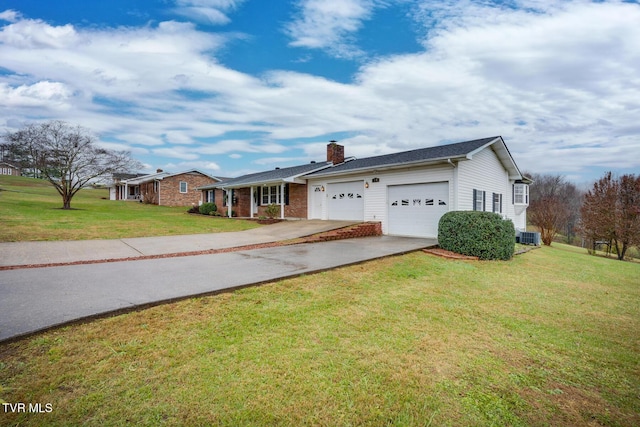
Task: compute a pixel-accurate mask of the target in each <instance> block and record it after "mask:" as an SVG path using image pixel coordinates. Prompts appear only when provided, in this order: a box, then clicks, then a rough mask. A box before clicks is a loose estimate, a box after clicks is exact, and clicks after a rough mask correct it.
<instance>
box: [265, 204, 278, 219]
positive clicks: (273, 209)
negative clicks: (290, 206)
mask: <svg viewBox="0 0 640 427" xmlns="http://www.w3.org/2000/svg"><path fill="white" fill-rule="evenodd" d="M264 213H265V214H267V217H269V218H275V217H277V216H278V215H280V205H275V204H273V203H272V204H270V205H269V206H267V207H266V209H265V210H264Z"/></svg>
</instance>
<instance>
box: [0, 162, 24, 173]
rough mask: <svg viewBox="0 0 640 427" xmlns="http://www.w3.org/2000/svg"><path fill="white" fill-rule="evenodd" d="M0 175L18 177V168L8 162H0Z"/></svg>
mask: <svg viewBox="0 0 640 427" xmlns="http://www.w3.org/2000/svg"><path fill="white" fill-rule="evenodd" d="M0 175H13V176H20V175H22V174H21V173H20V168H19V167H18V166H16V165H13V164H11V163H8V162H0Z"/></svg>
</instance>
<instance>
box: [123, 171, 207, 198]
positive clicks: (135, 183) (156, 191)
mask: <svg viewBox="0 0 640 427" xmlns="http://www.w3.org/2000/svg"><path fill="white" fill-rule="evenodd" d="M123 176H124V175H122V174H120V175H119V176H116V175H114V184H113V185H112V187H111V191H110V199H111V200H138V201H140V202H143V203H151V204H155V205H161V206H192V205H198V204H201V203H202V198H201V197H202V192H201V191H200V190H198V187H201V186H205V185H210V184H213V183H216V182H219V181H220V179H218V178H216V177H213V176H211V175H208V174H206V173H204V172H201V171H199V170H196V169H192V170H188V171H184V172H179V173H169V172H164V171H163V170H161V169H158V170H157V171H156V173H153V174H148V175H134V176H131V177H130V178H125V179H122V177H123Z"/></svg>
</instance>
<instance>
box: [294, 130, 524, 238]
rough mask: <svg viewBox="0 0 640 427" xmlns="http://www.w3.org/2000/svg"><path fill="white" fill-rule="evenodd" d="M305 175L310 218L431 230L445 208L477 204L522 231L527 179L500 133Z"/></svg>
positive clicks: (424, 233)
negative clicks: (379, 223) (370, 222)
mask: <svg viewBox="0 0 640 427" xmlns="http://www.w3.org/2000/svg"><path fill="white" fill-rule="evenodd" d="M304 178H305V179H306V181H307V191H308V202H307V205H308V206H309V209H308V213H307V217H308V218H310V219H311V218H319V219H329V220H331V219H336V220H338V219H339V220H354V221H380V222H381V223H382V232H383V234H391V235H399V236H415V237H437V235H438V222H439V221H440V218H441V217H442V215H443V214H444V213H446V212H448V211H457V210H479V211H489V212H496V213H498V214H500V215H502V216H503V217H504V218H508V219H511V220H512V221H513V223H514V226H515V228H516V229H518V230H522V231H524V230H526V225H527V218H526V211H527V206H528V204H529V184H530V183H531V180H529V179H528V178H526V177H524V176H523V175H522V173H521V172H520V170H519V169H518V166H517V165H516V163H515V161H514V160H513V157H512V156H511V153H510V152H509V150H508V149H507V146H506V144H505V142H504V140H503V139H502V137H500V136H496V137H490V138H484V139H477V140H473V141H466V142H460V143H456V144H448V145H441V146H437V147H429V148H421V149H417V150H411V151H404V152H400V153H394V154H387V155H383V156H375V157H367V158H363V159H355V160H351V161H345V162H344V163H342V164H337V165H334V166H333V167H330V168H326V169H323V170H320V171H316V172H313V173H310V174H307V175H305V176H304Z"/></svg>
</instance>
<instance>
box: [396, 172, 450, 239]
mask: <svg viewBox="0 0 640 427" xmlns="http://www.w3.org/2000/svg"><path fill="white" fill-rule="evenodd" d="M388 200H389V207H388V208H389V234H395V235H400V236H416V237H437V235H438V222H439V221H440V217H442V215H444V214H445V213H446V212H448V211H449V206H448V205H449V184H448V183H447V182H438V183H430V184H410V185H396V186H390V187H388Z"/></svg>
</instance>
